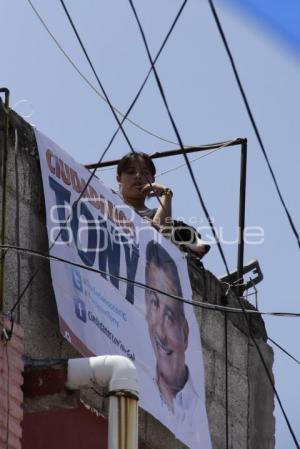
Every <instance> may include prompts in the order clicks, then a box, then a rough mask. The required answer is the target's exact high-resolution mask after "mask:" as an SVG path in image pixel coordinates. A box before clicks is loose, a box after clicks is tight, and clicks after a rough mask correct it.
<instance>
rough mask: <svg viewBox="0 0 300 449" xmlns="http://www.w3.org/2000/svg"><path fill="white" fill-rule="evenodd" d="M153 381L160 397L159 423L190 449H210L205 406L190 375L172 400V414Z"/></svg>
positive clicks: (155, 380)
mask: <svg viewBox="0 0 300 449" xmlns="http://www.w3.org/2000/svg"><path fill="white" fill-rule="evenodd" d="M153 381H154V383H155V386H156V391H157V392H158V394H159V396H160V405H161V410H160V413H161V422H162V423H163V424H164V425H165V426H167V427H169V429H170V430H171V431H172V432H173V433H174V434H175V436H176V437H177V438H178V439H180V440H181V441H185V442H186V444H187V442H188V446H189V447H190V448H191V449H211V442H210V436H209V432H208V423H207V415H206V410H205V404H204V402H203V401H202V400H201V398H200V396H199V394H198V393H197V391H196V388H195V386H194V384H193V381H192V378H191V376H190V373H188V379H187V381H186V383H185V385H184V387H183V389H182V390H180V391H179V392H178V393H177V394H176V396H175V397H174V398H173V408H174V412H172V410H170V409H169V407H168V405H167V403H166V401H165V399H164V397H163V395H162V394H161V392H160V390H159V387H158V384H157V379H153Z"/></svg>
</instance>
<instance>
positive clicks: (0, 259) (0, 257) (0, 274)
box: [0, 87, 9, 311]
mask: <svg viewBox="0 0 300 449" xmlns="http://www.w3.org/2000/svg"><path fill="white" fill-rule="evenodd" d="M0 93H4V94H5V103H4V106H5V107H4V108H3V109H4V110H5V123H4V138H3V148H2V154H1V179H0V181H1V184H2V198H1V203H2V204H1V244H2V245H3V244H4V243H5V235H6V192H7V179H6V178H7V153H8V126H9V90H8V89H7V88H6V87H4V88H1V89H0ZM2 107H3V106H2ZM4 259H5V253H4V252H3V251H1V254H0V311H1V310H2V309H3V295H4Z"/></svg>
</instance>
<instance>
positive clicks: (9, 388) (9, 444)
mask: <svg viewBox="0 0 300 449" xmlns="http://www.w3.org/2000/svg"><path fill="white" fill-rule="evenodd" d="M3 328H4V329H7V330H9V329H10V321H9V320H8V319H7V318H4V317H3V316H1V315H0V332H1V335H2V336H4V334H3ZM23 337H24V335H23V331H22V329H21V327H20V326H18V325H15V326H14V330H13V336H12V338H11V339H10V340H8V341H6V339H5V338H1V340H0V449H20V448H21V437H22V427H21V422H22V419H23V408H22V402H23V392H22V389H21V386H22V383H23V376H22V372H23V367H24V362H23V359H22V355H23Z"/></svg>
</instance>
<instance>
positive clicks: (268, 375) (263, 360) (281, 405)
mask: <svg viewBox="0 0 300 449" xmlns="http://www.w3.org/2000/svg"><path fill="white" fill-rule="evenodd" d="M237 299H238V301H239V304H240V307H241V309H242V310H243V314H244V317H245V320H246V323H247V326H248V329H249V336H250V338H251V340H252V341H253V343H254V346H255V348H256V350H257V353H258V355H259V358H260V360H261V362H262V364H263V367H264V370H265V373H266V375H267V378H268V380H269V382H270V384H271V387H272V389H273V392H274V394H275V396H276V399H277V401H278V404H279V407H280V409H281V411H282V414H283V416H284V419H285V422H286V424H287V426H288V429H289V432H290V434H291V436H292V438H293V441H294V443H295V446H296V448H297V449H300V446H299V443H298V441H297V438H296V435H295V432H294V430H293V428H292V426H291V423H290V421H289V419H288V416H287V414H286V411H285V409H284V407H283V404H282V402H281V399H280V397H279V394H278V392H277V389H276V387H275V384H274V381H273V379H272V375H271V373H270V371H269V368H268V366H267V363H266V361H265V359H264V356H263V354H262V352H261V349H260V347H259V345H258V343H257V341H256V339H255V337H254V335H253V331H252V328H251V324H250V320H249V316H248V315H247V313H246V310H245V307H244V304H243V302H242V300H241V299H240V297H239V296H237Z"/></svg>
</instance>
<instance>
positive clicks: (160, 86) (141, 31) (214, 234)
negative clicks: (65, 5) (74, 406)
mask: <svg viewBox="0 0 300 449" xmlns="http://www.w3.org/2000/svg"><path fill="white" fill-rule="evenodd" d="M61 1H63V0H61ZM128 1H129V4H130V6H131V9H132V12H133V14H134V17H135V19H136V22H137V25H138V28H139V30H140V33H141V36H142V40H143V42H144V46H145V49H146V53H147V56H148V59H149V62H150V65H151V67H153V73H154V76H155V80H156V83H157V86H158V89H159V92H160V95H161V97H162V100H163V103H164V105H165V108H166V111H167V113H168V116H169V119H170V122H171V124H172V127H173V130H174V133H175V135H176V138H177V140H178V144H179V146H180V147H181V149H182V150H183V157H184V159H185V162H186V165H187V168H188V171H189V174H190V177H191V179H192V182H193V185H194V187H195V190H196V192H197V195H198V198H199V201H200V203H201V206H202V209H203V211H204V214H205V216H206V219H207V221H208V224H209V226H210V229H211V231H212V234H213V236H214V239H215V241H216V244H217V247H218V250H219V253H220V255H221V258H222V260H223V263H224V266H225V269H226V271H227V274H229V267H228V264H227V261H226V258H225V254H224V252H223V249H222V246H221V243H220V240H219V237H218V235H217V233H216V230H215V227H214V224H213V220H212V218H211V217H210V214H209V212H208V210H207V207H206V205H205V202H204V200H203V197H202V195H201V192H200V189H199V186H198V184H197V181H196V178H195V175H194V173H193V170H192V167H191V164H190V162H189V158H188V157H187V155H186V154H185V153H184V145H183V142H182V139H181V136H180V133H179V131H178V128H177V126H176V124H175V121H174V118H173V115H172V113H171V110H170V108H169V105H168V102H167V98H166V95H165V92H164V89H163V86H162V84H161V81H160V78H159V76H158V73H157V70H156V67H155V64H154V61H153V59H152V56H151V53H150V49H149V46H148V42H147V39H146V35H145V33H144V30H143V27H142V24H141V21H140V19H139V17H138V14H137V11H136V8H135V6H134V3H133V1H132V0H128Z"/></svg>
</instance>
